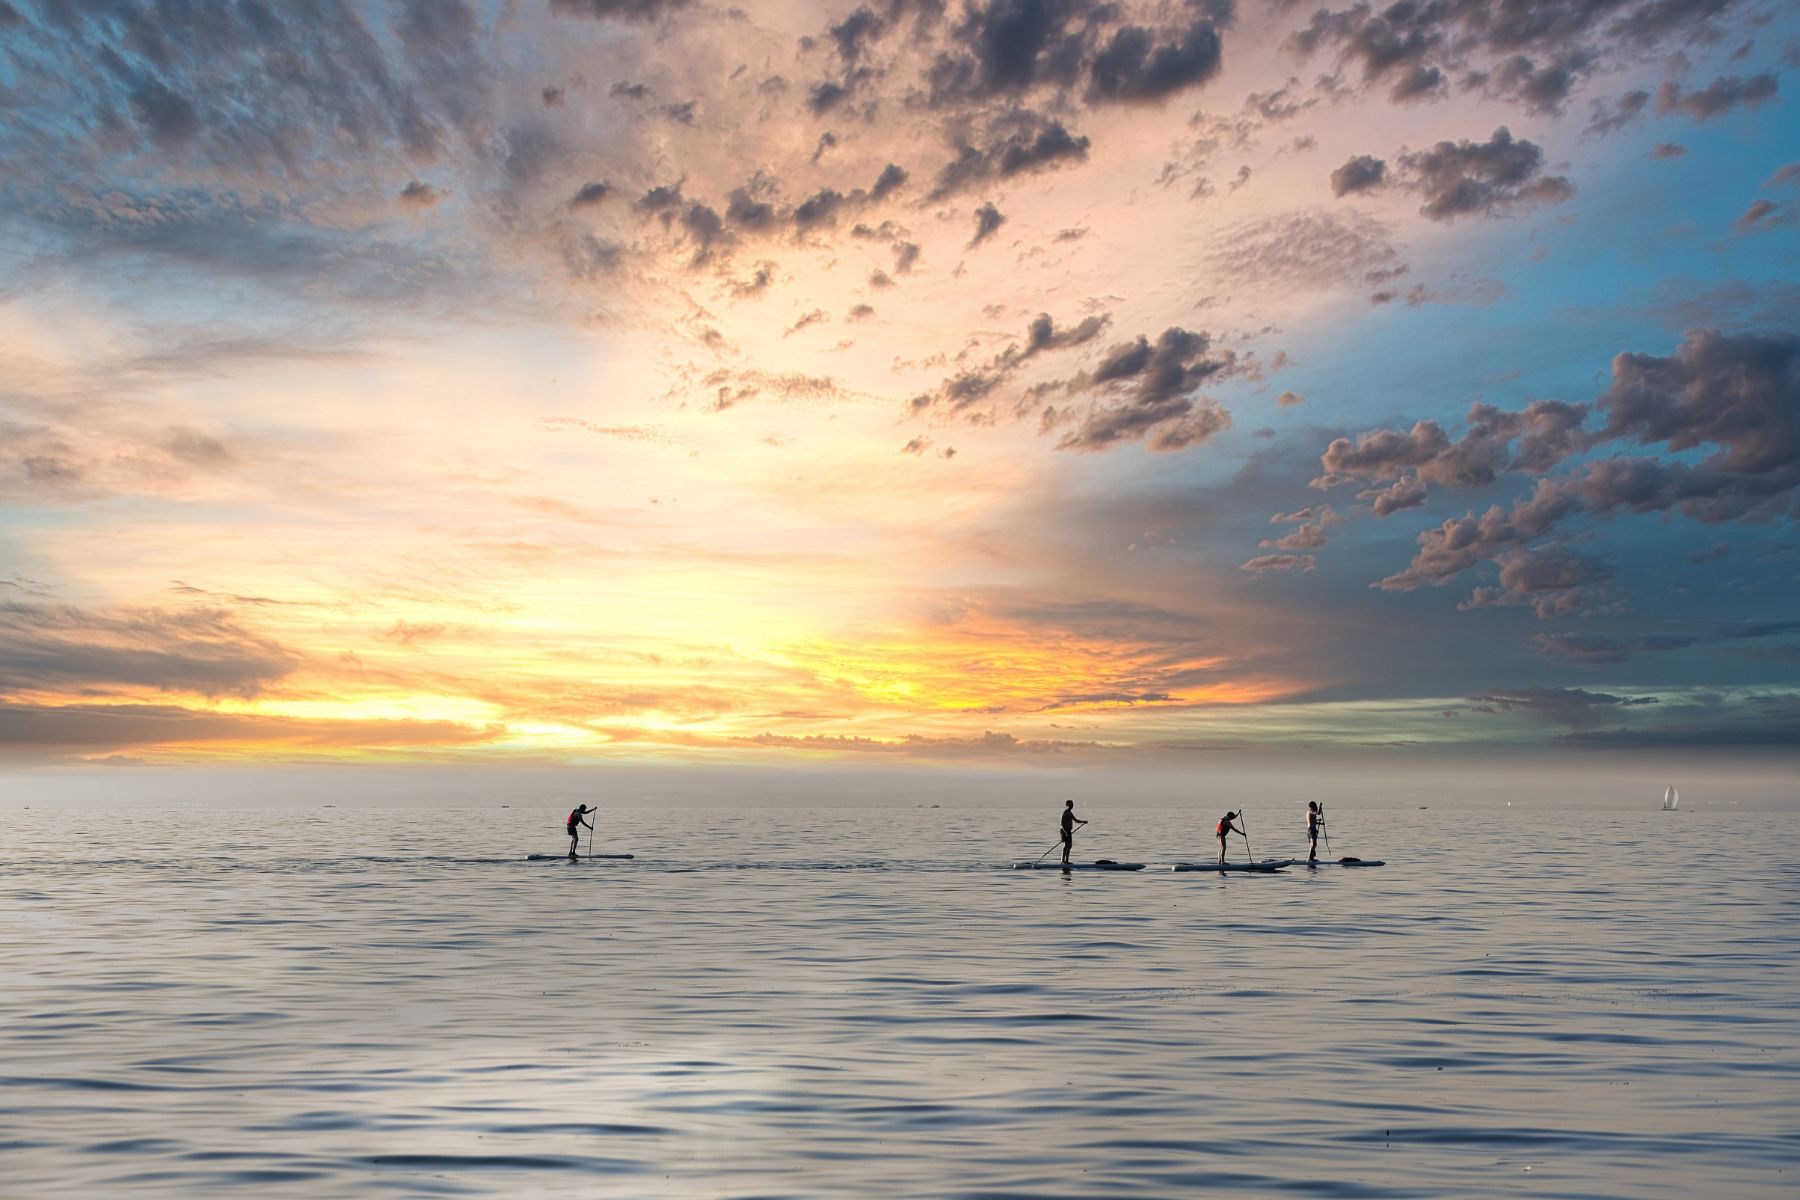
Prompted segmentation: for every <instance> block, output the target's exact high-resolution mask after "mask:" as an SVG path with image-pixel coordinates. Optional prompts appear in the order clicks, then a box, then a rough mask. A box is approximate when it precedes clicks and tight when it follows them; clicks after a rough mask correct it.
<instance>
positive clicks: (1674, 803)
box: [1663, 783, 1681, 812]
mask: <svg viewBox="0 0 1800 1200" xmlns="http://www.w3.org/2000/svg"><path fill="white" fill-rule="evenodd" d="M1680 804H1681V793H1680V792H1678V791H1676V790H1675V785H1674V784H1672V783H1671V784H1670V785H1669V786H1668V788H1667V789H1666V790H1665V791H1664V792H1663V811H1664V812H1674V811H1675V810H1676V808H1678V807H1679V806H1680Z"/></svg>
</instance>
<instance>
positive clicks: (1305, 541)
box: [1256, 521, 1326, 550]
mask: <svg viewBox="0 0 1800 1200" xmlns="http://www.w3.org/2000/svg"><path fill="white" fill-rule="evenodd" d="M1325 541H1326V538H1325V527H1324V526H1323V525H1321V524H1318V523H1316V522H1313V521H1307V522H1305V523H1303V524H1301V525H1300V527H1299V528H1297V529H1293V530H1290V531H1289V532H1287V533H1285V534H1283V535H1282V536H1281V537H1278V538H1266V539H1264V540H1263V541H1260V542H1258V543H1256V544H1257V546H1258V547H1259V548H1260V549H1263V550H1317V549H1318V548H1319V547H1321V546H1323V545H1324V544H1325Z"/></svg>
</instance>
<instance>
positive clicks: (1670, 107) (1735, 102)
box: [1656, 72, 1780, 123]
mask: <svg viewBox="0 0 1800 1200" xmlns="http://www.w3.org/2000/svg"><path fill="white" fill-rule="evenodd" d="M1779 87H1780V84H1779V83H1778V82H1777V80H1776V77H1775V75H1774V73H1773V72H1764V73H1763V74H1761V75H1752V76H1751V77H1750V78H1748V79H1745V78H1743V77H1741V76H1738V75H1721V76H1719V77H1718V78H1717V79H1715V80H1713V81H1712V82H1711V83H1709V84H1707V85H1706V87H1704V88H1702V89H1701V90H1700V91H1697V92H1690V91H1683V90H1682V87H1681V85H1680V84H1678V83H1676V82H1675V81H1674V80H1672V79H1671V80H1667V81H1665V82H1664V83H1663V85H1662V86H1661V87H1659V88H1657V89H1656V111H1657V114H1658V115H1659V116H1661V115H1664V114H1667V113H1672V112H1681V113H1686V114H1687V115H1688V117H1690V118H1691V119H1692V120H1694V121H1695V122H1696V123H1698V122H1700V121H1710V120H1712V119H1713V118H1714V117H1722V116H1724V115H1725V114H1726V113H1728V112H1730V111H1732V110H1733V109H1735V108H1748V109H1757V108H1760V107H1762V105H1763V104H1764V103H1766V102H1767V101H1769V100H1770V99H1772V98H1773V97H1774V96H1775V93H1776V91H1777V90H1779Z"/></svg>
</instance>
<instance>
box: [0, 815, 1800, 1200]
mask: <svg viewBox="0 0 1800 1200" xmlns="http://www.w3.org/2000/svg"><path fill="white" fill-rule="evenodd" d="M25 805H29V807H25ZM567 807H568V804H567V803H562V804H557V803H555V802H545V803H542V804H536V805H518V804H515V805H513V806H511V807H500V806H499V805H490V806H487V807H458V808H451V809H431V810H427V809H423V808H416V809H403V808H395V807H391V806H390V807H380V808H367V807H357V806H353V805H350V804H348V803H346V804H345V805H344V806H343V807H337V808H332V807H324V806H320V805H316V804H309V805H306V806H304V807H300V806H292V807H280V808H261V809H254V810H252V809H245V808H239V807H233V806H226V805H217V806H190V807H169V806H160V807H154V808H141V807H140V808H131V807H129V806H126V805H123V804H121V805H120V807H119V808H118V809H117V811H108V810H104V809H96V808H93V807H85V808H79V809H77V808H71V807H68V806H57V805H45V804H32V803H31V801H30V798H28V797H9V798H8V804H7V806H6V807H5V809H4V810H3V811H0V817H3V818H4V821H5V826H6V827H5V829H4V835H3V838H4V840H3V841H0V1192H3V1193H4V1194H6V1195H8V1196H18V1197H49V1196H79V1197H105V1196H171V1197H173V1196H196V1195H208V1194H212V1195H250V1194H255V1195H257V1196H258V1197H319V1196H330V1197H395V1196H564V1195H567V1196H589V1197H593V1196H626V1197H632V1196H652V1197H654V1196H679V1197H705V1198H712V1197H734V1198H747V1197H860V1196H870V1197H899V1196H906V1197H1002V1196H1004V1197H1076V1196H1144V1197H1155V1196H1178V1195H1193V1194H1200V1193H1219V1194H1226V1195H1248V1196H1256V1195H1266V1196H1284V1195H1293V1196H1319V1197H1362V1196H1367V1197H1405V1196H1418V1197H1460V1196H1509V1195H1530V1196H1542V1197H1574V1196H1581V1197H1598V1196H1605V1197H1614V1196H1669V1197H1693V1196H1792V1195H1796V1194H1800V866H1797V864H1800V848H1797V847H1796V840H1795V839H1796V835H1797V834H1800V814H1796V813H1794V812H1792V811H1773V812H1752V811H1748V810H1739V809H1732V808H1720V809H1718V810H1708V809H1706V808H1705V807H1704V806H1702V805H1696V811H1693V812H1680V813H1675V814H1664V813H1660V812H1656V811H1654V810H1653V809H1654V800H1653V799H1650V800H1647V801H1646V803H1645V805H1644V806H1643V807H1642V808H1641V809H1634V810H1631V811H1624V810H1620V809H1618V808H1606V809H1601V808H1595V809H1591V810H1585V809H1583V808H1582V807H1581V806H1580V804H1579V803H1578V802H1576V801H1569V802H1568V804H1567V807H1566V808H1565V809H1563V810H1560V811H1556V812H1552V811H1551V810H1550V809H1548V808H1546V807H1538V808H1535V809H1526V808H1507V807H1504V806H1503V802H1502V803H1492V802H1490V803H1470V804H1462V805H1454V804H1434V805H1432V807H1431V808H1430V809H1428V810H1420V809H1419V808H1418V807H1417V806H1416V805H1414V804H1411V803H1407V804H1400V803H1389V804H1387V805H1386V806H1380V805H1376V806H1371V807H1356V806H1352V805H1349V804H1345V805H1338V806H1333V807H1334V810H1335V811H1333V812H1332V814H1331V816H1332V818H1333V819H1332V825H1331V833H1332V840H1333V844H1334V849H1335V850H1336V852H1337V853H1338V854H1355V855H1361V856H1363V857H1366V858H1376V857H1379V858H1385V859H1386V860H1387V861H1388V864H1389V865H1388V866H1386V867H1382V868H1374V869H1368V870H1345V869H1341V868H1334V869H1325V870H1320V871H1317V872H1311V873H1309V872H1306V871H1304V870H1295V871H1291V872H1289V873H1287V874H1283V875H1275V876H1267V877H1247V878H1246V877H1234V878H1226V879H1219V878H1217V877H1213V876H1202V875H1193V874H1188V875H1171V874H1167V873H1153V872H1150V871H1146V872H1143V873H1140V874H1135V875H1133V874H1113V873H1100V872H1088V873H1085V874H1076V875H1074V876H1067V877H1065V876H1063V875H1062V874H1061V873H1060V872H1024V871H1013V870H1009V869H1007V868H1008V866H1009V864H1010V863H1011V862H1012V861H1013V860H1014V859H1016V858H1031V857H1033V856H1035V855H1036V854H1037V853H1038V852H1039V851H1041V850H1044V849H1046V848H1048V847H1049V846H1050V845H1051V843H1052V841H1053V839H1054V828H1055V825H1054V822H1055V817H1056V809H1057V807H1058V805H1057V803H1056V802H1054V801H1048V802H1045V803H1042V804H1038V805H1036V806H1024V805H1021V804H1019V803H1016V802H1010V801H1009V802H1006V803H1001V804H982V803H981V802H980V800H979V798H975V797H970V798H965V799H964V800H962V801H961V802H958V803H951V802H948V801H947V802H946V803H945V804H944V807H942V808H934V807H931V806H930V805H929V804H926V803H923V802H921V803H911V802H908V803H901V804H888V805H883V806H877V805H872V804H859V805H856V806H854V807H851V808H848V809H846V808H841V807H839V808H827V807H822V806H814V807H808V808H788V809H783V808H774V807H758V808H755V809H753V810H745V809H739V810H736V811H727V810H724V809H707V808H703V807H698V806H692V805H690V806H685V807H676V808H673V809H668V810H664V809H660V808H653V807H652V806H650V805H640V806H638V807H630V806H626V807H623V808H621V807H618V806H613V805H607V806H606V807H605V809H604V811H603V812H602V818H603V823H602V828H601V833H602V844H600V845H597V846H596V848H597V849H614V850H630V851H635V852H636V853H637V854H638V856H639V857H638V859H637V861H635V862H632V863H601V862H593V863H583V864H579V865H573V866H571V865H569V864H567V863H564V862H558V861H550V862H535V863H534V862H527V861H525V859H524V856H525V854H526V853H528V852H532V851H537V852H550V853H556V852H558V851H559V850H561V849H562V848H563V847H564V846H565V845H566V842H565V840H564V839H563V838H562V837H561V834H560V828H559V823H560V820H561V817H562V813H563V811H565V810H566V808H567ZM1082 810H1083V815H1086V816H1090V817H1092V818H1094V823H1093V825H1091V826H1090V827H1089V829H1088V831H1087V832H1086V833H1085V834H1084V835H1083V837H1082V838H1081V839H1080V840H1079V841H1078V843H1077V857H1078V858H1087V859H1092V858H1095V857H1101V856H1105V857H1113V858H1118V859H1136V860H1140V861H1148V862H1157V861H1162V862H1168V861H1171V860H1173V859H1175V858H1178V857H1184V858H1189V859H1193V858H1205V857H1207V856H1209V855H1210V854H1212V853H1214V851H1213V849H1212V847H1211V846H1210V843H1211V840H1212V839H1211V838H1210V836H1209V833H1210V829H1211V823H1212V821H1213V820H1214V819H1215V818H1216V816H1217V813H1215V812H1213V811H1211V808H1207V809H1206V811H1204V812H1202V811H1200V810H1199V809H1198V807H1196V806H1192V805H1187V806H1182V805H1150V804H1144V803H1137V804H1129V805H1126V804H1119V805H1112V806H1106V805H1100V804H1084V805H1082ZM1248 817H1249V822H1250V834H1251V839H1252V843H1253V846H1254V848H1255V852H1256V854H1257V855H1258V856H1259V857H1269V856H1272V855H1275V854H1293V853H1297V852H1301V850H1302V839H1301V838H1300V837H1299V836H1298V834H1297V829H1298V822H1299V816H1298V809H1297V807H1296V806H1294V805H1292V804H1290V803H1285V802H1284V803H1282V804H1279V805H1277V804H1273V803H1269V804H1265V805H1262V806H1260V810H1259V806H1258V805H1257V804H1256V803H1255V802H1254V800H1253V801H1252V802H1251V804H1250V808H1249V814H1248ZM917 859H923V860H925V861H924V862H920V861H915V860H917Z"/></svg>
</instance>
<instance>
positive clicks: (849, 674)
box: [776, 617, 1312, 715]
mask: <svg viewBox="0 0 1800 1200" xmlns="http://www.w3.org/2000/svg"><path fill="white" fill-rule="evenodd" d="M776 657H777V658H778V659H779V661H781V662H783V663H785V664H787V665H790V666H793V667H796V668H799V669H801V670H803V671H805V672H807V673H809V674H810V675H812V676H813V677H814V678H816V679H817V680H818V681H819V682H820V683H821V684H823V685H825V686H826V687H827V688H830V689H834V690H840V691H842V692H846V693H848V694H849V695H850V696H852V697H854V698H855V699H856V700H857V701H859V702H860V703H861V704H862V705H864V706H869V707H875V708H885V709H890V710H904V711H908V712H913V713H917V714H921V715H929V714H955V713H976V714H998V713H1008V714H1014V715H1021V714H1027V713H1038V712H1047V711H1065V712H1098V711H1105V710H1109V709H1129V708H1140V707H1143V706H1146V705H1156V706H1173V707H1184V706H1198V705H1211V704H1254V703H1260V702H1267V701H1271V700H1276V699H1281V698H1284V697H1287V696H1292V695H1295V694H1297V693H1299V692H1301V691H1304V690H1306V689H1307V688H1308V687H1310V686H1312V681H1301V680H1293V679H1280V678H1273V677H1233V674H1232V671H1231V664H1230V663H1229V662H1228V660H1227V659H1225V658H1224V657H1219V656H1211V657H1200V656H1187V655H1180V654H1172V653H1171V651H1170V648H1169V647H1168V646H1166V645H1148V644H1133V643H1120V642H1114V641H1108V640H1104V639H1100V638H1094V637H1081V636H1079V635H1075V634H1070V633H1066V632H1057V633H1051V634H1049V635H1046V634H1045V633H1044V632H1043V631H1038V630H1033V629H1029V628H1025V627H1022V626H1017V625H1010V626H1009V625H1007V624H1005V623H1003V622H1002V621H1000V620H998V619H996V618H992V617H975V618H971V619H968V620H967V621H965V622H963V623H960V624H958V625H956V626H954V627H938V628H931V629H925V630H904V629H903V630H890V631H883V632H881V633H878V634H876V635H874V636H872V637H870V638H869V639H867V640H862V641H855V642H848V641H838V642H831V641H825V640H810V641H803V642H797V643H791V644H788V645H784V646H782V647H780V648H779V649H778V650H777V651H776ZM1195 676H1204V677H1206V678H1204V679H1203V680H1200V681H1195V680H1194V677H1195Z"/></svg>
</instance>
